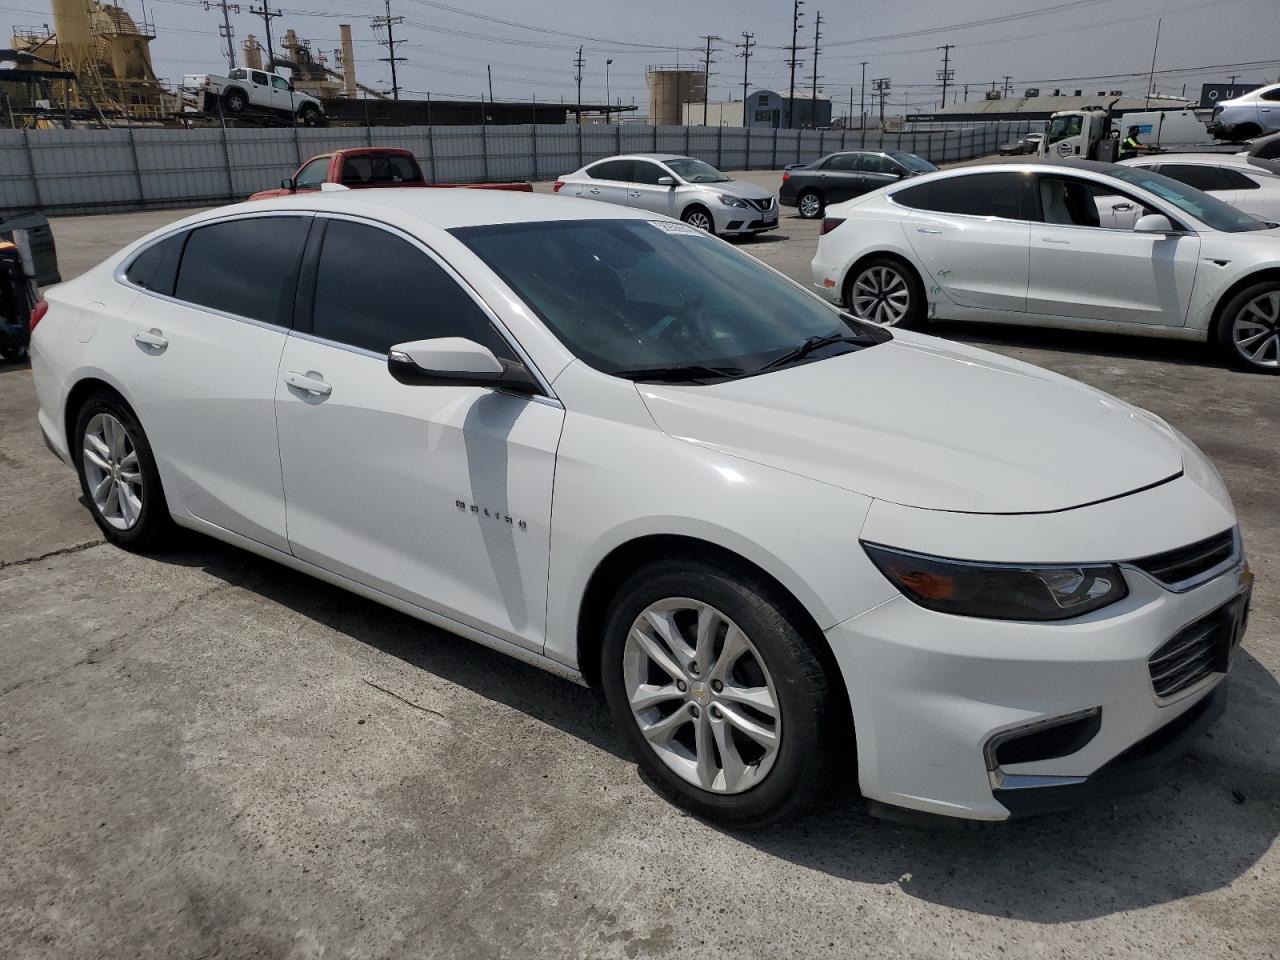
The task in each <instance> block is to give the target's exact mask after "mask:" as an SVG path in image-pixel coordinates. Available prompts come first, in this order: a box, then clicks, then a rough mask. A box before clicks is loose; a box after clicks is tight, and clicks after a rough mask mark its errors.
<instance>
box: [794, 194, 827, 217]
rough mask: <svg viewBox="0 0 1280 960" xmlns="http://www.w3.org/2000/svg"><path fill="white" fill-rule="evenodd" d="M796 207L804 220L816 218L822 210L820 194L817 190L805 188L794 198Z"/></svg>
mask: <svg viewBox="0 0 1280 960" xmlns="http://www.w3.org/2000/svg"><path fill="white" fill-rule="evenodd" d="M796 209H797V210H799V211H800V216H801V217H803V218H804V219H805V220H817V219H818V218H819V217H820V216H822V211H823V203H822V196H821V194H819V193H818V191H817V190H806V191H805V192H804V193H802V194H800V198H799V199H798V200H796Z"/></svg>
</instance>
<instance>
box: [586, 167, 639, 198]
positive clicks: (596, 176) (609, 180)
mask: <svg viewBox="0 0 1280 960" xmlns="http://www.w3.org/2000/svg"><path fill="white" fill-rule="evenodd" d="M632 164H633V161H631V160H601V161H600V162H599V163H595V164H592V165H591V166H589V167H587V171H586V172H587V179H586V180H584V181H582V182H580V183H577V184H575V187H576V190H575V193H574V195H575V196H578V197H583V198H584V199H587V200H604V201H606V202H608V203H618V204H622V205H623V206H626V205H627V204H628V203H629V202H630V198H629V197H628V196H627V193H628V190H629V188H630V186H631V169H632Z"/></svg>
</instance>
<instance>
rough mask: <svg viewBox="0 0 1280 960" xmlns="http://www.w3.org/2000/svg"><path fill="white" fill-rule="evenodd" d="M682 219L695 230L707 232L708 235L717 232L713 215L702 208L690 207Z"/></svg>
mask: <svg viewBox="0 0 1280 960" xmlns="http://www.w3.org/2000/svg"><path fill="white" fill-rule="evenodd" d="M680 219H681V220H683V221H684V222H685V223H687V224H688V225H689V226H691V227H693V228H694V229H695V230H705V231H706V232H707V233H715V232H716V223H715V221H714V220H712V219H711V214H709V213H707V211H706V210H705V209H703V208H702V207H690V208H689V209H688V210H686V211H685V212H684V216H683V217H681V218H680Z"/></svg>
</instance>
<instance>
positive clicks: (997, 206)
mask: <svg viewBox="0 0 1280 960" xmlns="http://www.w3.org/2000/svg"><path fill="white" fill-rule="evenodd" d="M893 200H894V202H895V203H897V204H899V205H900V206H905V207H909V208H911V209H912V213H911V215H910V216H909V217H907V218H906V219H905V220H904V221H903V224H902V226H903V229H904V230H905V231H906V235H907V241H908V242H909V243H910V244H911V247H912V249H914V250H915V252H916V255H917V256H918V257H919V258H920V261H921V262H922V263H923V264H924V266H925V269H926V270H927V271H928V272H929V277H928V278H927V279H926V281H925V282H926V284H927V285H931V286H936V287H937V288H938V289H939V291H940V292H942V293H945V294H946V296H947V297H948V298H949V299H951V300H952V301H953V302H955V303H957V304H959V305H961V306H964V307H974V308H978V309H983V310H993V311H1001V312H1004V313H1022V312H1023V311H1024V310H1025V309H1026V302H1027V271H1028V254H1027V244H1028V238H1029V237H1030V234H1031V224H1030V222H1029V219H1028V218H1029V216H1030V212H1029V205H1030V175H1029V174H1021V173H1013V172H1009V173H976V174H965V175H961V176H953V177H944V178H942V179H938V180H928V181H926V182H924V183H921V184H919V185H917V186H912V187H907V188H905V189H902V190H898V191H896V192H895V193H894V194H893Z"/></svg>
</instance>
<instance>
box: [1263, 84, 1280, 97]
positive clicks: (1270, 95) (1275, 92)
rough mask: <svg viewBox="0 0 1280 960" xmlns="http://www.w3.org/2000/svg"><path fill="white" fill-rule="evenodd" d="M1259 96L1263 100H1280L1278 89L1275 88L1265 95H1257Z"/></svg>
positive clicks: (1279, 90)
mask: <svg viewBox="0 0 1280 960" xmlns="http://www.w3.org/2000/svg"><path fill="white" fill-rule="evenodd" d="M1259 96H1260V97H1261V99H1263V100H1280V87H1276V88H1275V89H1274V90H1268V91H1267V92H1266V93H1263V94H1259Z"/></svg>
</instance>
